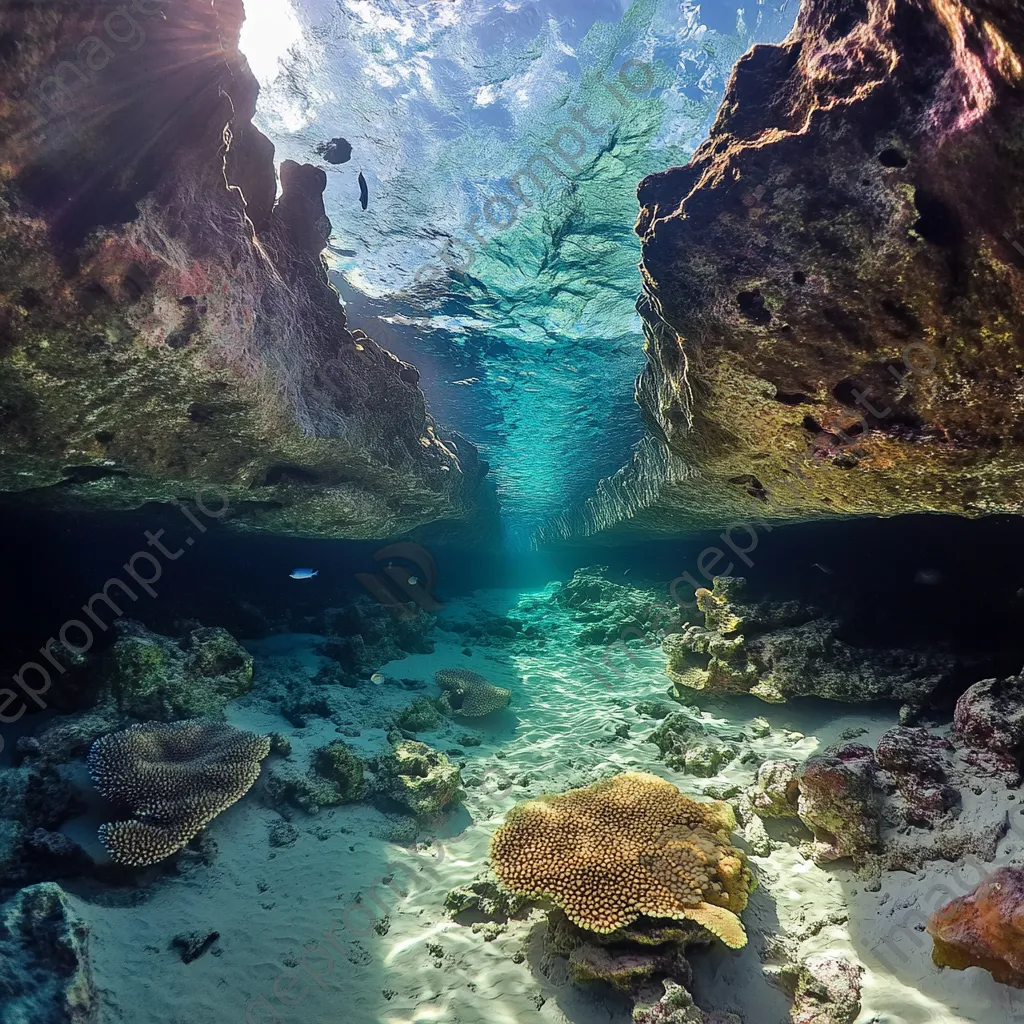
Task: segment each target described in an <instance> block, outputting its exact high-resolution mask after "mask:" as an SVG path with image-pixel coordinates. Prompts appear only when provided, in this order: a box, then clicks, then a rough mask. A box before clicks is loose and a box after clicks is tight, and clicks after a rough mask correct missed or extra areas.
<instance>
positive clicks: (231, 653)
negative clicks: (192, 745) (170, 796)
mask: <svg viewBox="0 0 1024 1024" xmlns="http://www.w3.org/2000/svg"><path fill="white" fill-rule="evenodd" d="M115 629H116V630H117V634H118V636H117V640H116V641H115V643H114V645H113V647H111V648H110V650H109V651H108V652H107V655H106V659H105V664H104V667H103V669H102V672H103V682H102V684H101V688H100V694H101V696H100V701H101V703H102V702H104V701H105V700H107V699H109V700H110V701H111V702H112V703H113V704H114V705H115V706H116V707H117V709H118V711H119V712H120V713H121V714H124V715H127V716H129V717H131V718H138V719H152V720H154V721H162V722H165V721H168V720H170V719H174V718H199V717H216V716H218V715H220V713H221V712H222V711H223V709H224V707H225V705H226V704H227V703H228V701H230V700H233V699H234V698H235V697H241V696H242V694H244V693H248V691H249V688H250V687H251V686H252V666H253V659H252V655H250V654H249V653H248V652H247V651H246V650H245V648H244V647H242V645H241V644H239V643H238V642H237V641H236V640H235V639H234V637H232V636H231V634H230V633H228V632H227V630H224V629H221V628H219V627H212V628H210V627H205V626H203V627H200V628H199V629H193V630H191V631H190V632H189V633H188V634H187V635H186V636H185V637H184V638H183V639H182V640H180V641H179V640H173V639H171V638H169V637H165V636H160V635H159V634H157V633H152V632H150V631H149V630H148V629H146V628H145V627H144V626H142V625H140V624H139V623H137V622H133V621H131V620H119V621H118V622H117V623H116V624H115Z"/></svg>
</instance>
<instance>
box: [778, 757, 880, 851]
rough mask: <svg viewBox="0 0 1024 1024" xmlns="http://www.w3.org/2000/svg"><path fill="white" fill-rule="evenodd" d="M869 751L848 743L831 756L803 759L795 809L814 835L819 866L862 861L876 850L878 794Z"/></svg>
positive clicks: (878, 840)
mask: <svg viewBox="0 0 1024 1024" xmlns="http://www.w3.org/2000/svg"><path fill="white" fill-rule="evenodd" d="M877 770H878V766H877V764H876V763H875V757H874V754H873V752H872V751H871V749H870V747H864V746H861V745H860V744H858V743H850V744H848V745H847V746H845V747H842V748H841V749H840V750H838V751H837V752H836V753H835V754H823V755H820V756H816V757H811V758H809V759H808V761H807V763H806V764H805V765H804V766H803V767H802V768H801V770H800V776H799V779H800V781H799V789H800V794H799V797H798V801H797V810H798V814H799V816H800V820H801V821H802V822H803V823H804V824H805V825H806V826H807V827H808V828H809V829H810V830H811V831H812V832H813V833H814V839H815V842H814V846H813V848H812V850H811V855H812V857H813V859H814V860H815V861H816V862H817V863H819V864H824V863H828V862H829V861H833V860H840V859H841V858H843V857H851V858H852V859H853V861H854V863H863V861H864V860H865V858H866V856H867V855H868V854H870V853H876V852H878V851H879V850H880V848H881V833H880V820H879V815H880V812H881V807H882V793H881V792H880V790H879V788H878V786H877V785H876V782H877V779H876V773H877Z"/></svg>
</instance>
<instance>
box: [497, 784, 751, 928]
mask: <svg viewBox="0 0 1024 1024" xmlns="http://www.w3.org/2000/svg"><path fill="white" fill-rule="evenodd" d="M734 825H735V818H734V816H733V813H732V810H731V809H730V808H729V806H728V805H727V804H724V803H720V802H717V801H716V802H708V803H700V802H698V801H696V800H692V799H690V798H689V797H687V796H684V795H683V794H682V793H680V792H679V790H678V789H676V787H675V786H673V785H672V784H671V783H668V782H665V781H664V780H663V779H659V778H658V777H657V776H654V775H646V774H640V773H627V774H625V775H618V776H615V777H614V778H611V779H606V780H604V781H603V782H598V783H596V784H594V785H593V786H588V787H586V788H584V789H572V790H569V791H568V792H567V793H562V794H558V795H553V796H543V797H540V798H538V799H536V800H529V801H527V802H525V803H522V804H519V805H518V806H516V807H514V808H513V809H512V810H511V811H510V812H509V814H508V816H507V817H506V819H505V824H504V825H502V827H501V828H500V829H499V830H498V832H497V833H496V834H495V836H494V839H493V840H492V842H491V863H492V865H493V867H494V870H495V872H496V873H497V875H498V877H499V878H500V879H501V881H502V883H503V884H504V885H505V886H506V887H507V888H509V889H512V890H513V891H515V892H523V893H526V894H528V895H530V896H531V897H533V898H547V899H551V900H553V901H554V902H555V903H557V904H558V905H559V906H560V907H561V908H562V909H563V910H564V911H565V913H566V916H567V917H568V918H569V920H570V921H572V922H573V923H574V924H576V925H578V926H579V927H581V928H586V929H588V930H590V931H594V932H598V933H608V932H613V931H615V930H616V929H619V928H621V927H623V926H624V925H627V924H629V923H630V922H632V921H635V920H636V919H637V918H638V917H640V916H642V915H643V916H647V917H655V918H659V917H663V918H686V919H689V920H692V921H695V922H697V923H698V924H700V925H702V926H703V927H704V928H706V929H708V931H710V932H712V933H714V934H715V935H717V936H718V937H719V938H720V939H721V940H722V941H723V942H725V943H726V945H728V946H732V947H733V948H739V947H741V946H743V945H744V944H745V943H746V933H745V932H744V930H743V925H742V924H741V922H740V919H739V917H738V914H739V912H740V911H741V910H743V908H744V907H745V906H746V903H747V896H748V894H749V892H750V889H751V887H752V877H751V874H750V871H749V869H748V867H747V864H746V858H745V857H744V855H743V853H741V852H740V851H739V850H737V849H735V848H733V847H732V846H730V845H729V838H728V837H729V833H730V831H731V830H732V828H733V827H734Z"/></svg>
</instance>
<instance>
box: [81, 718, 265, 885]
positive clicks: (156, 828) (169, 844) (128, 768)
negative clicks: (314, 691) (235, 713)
mask: <svg viewBox="0 0 1024 1024" xmlns="http://www.w3.org/2000/svg"><path fill="white" fill-rule="evenodd" d="M269 753H270V739H269V737H267V736H257V735H255V734H254V733H249V732H243V731H242V730H241V729H235V728H234V727H233V726H230V725H225V724H223V723H219V722H203V721H200V720H193V721H184V722H174V723H172V724H170V725H167V724H164V723H161V722H147V723H145V724H143V725H133V726H131V727H129V728H128V729H125V730H123V731H122V732H116V733H111V734H110V735H109V736H104V737H102V738H100V739H98V740H97V741H96V742H95V743H94V744H93V747H92V750H91V751H90V752H89V772H90V774H91V775H92V779H93V782H94V783H95V784H96V788H97V789H98V790H99V791H100V793H102V794H103V796H105V797H106V798H107V799H108V800H111V801H114V802H115V803H117V804H119V805H122V806H125V807H127V808H129V809H130V810H131V811H132V813H133V815H134V818H133V819H132V820H130V821H116V822H108V823H107V824H105V825H102V826H100V833H99V835H100V840H101V842H102V843H103V845H104V846H105V847H106V849H107V852H108V853H109V854H110V856H111V857H112V858H113V859H114V860H115V861H116V862H117V863H119V864H127V865H130V866H132V867H141V866H144V865H147V864H155V863H156V862H157V861H161V860H164V859H165V858H166V857H169V856H170V855H171V854H172V853H175V852H176V851H178V850H180V849H181V848H182V847H183V846H184V845H185V844H186V843H188V842H189V841H190V840H191V839H192V838H193V837H194V836H196V835H197V834H198V833H199V832H200V831H201V830H202V829H203V827H204V826H206V825H207V824H208V823H209V822H211V821H212V820H213V819H214V818H215V817H216V816H217V815H218V814H220V813H221V811H224V810H226V809H227V808H228V807H230V806H231V805H232V804H233V803H235V801H236V800H239V799H240V798H241V797H243V796H244V795H245V794H246V793H247V792H248V791H249V788H250V787H251V786H252V784H253V783H254V782H255V781H256V779H257V778H258V777H259V773H260V762H261V761H262V760H263V758H265V757H266V756H267V754H269Z"/></svg>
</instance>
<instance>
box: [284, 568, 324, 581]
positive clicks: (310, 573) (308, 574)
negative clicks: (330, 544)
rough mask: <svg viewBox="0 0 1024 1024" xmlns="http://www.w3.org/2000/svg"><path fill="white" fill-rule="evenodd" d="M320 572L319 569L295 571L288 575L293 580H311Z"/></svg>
mask: <svg viewBox="0 0 1024 1024" xmlns="http://www.w3.org/2000/svg"><path fill="white" fill-rule="evenodd" d="M319 572H320V570H319V569H294V570H292V572H290V573H288V575H289V577H291V579H293V580H311V579H312V578H313V577H314V576H316V575H317V573H319Z"/></svg>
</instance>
